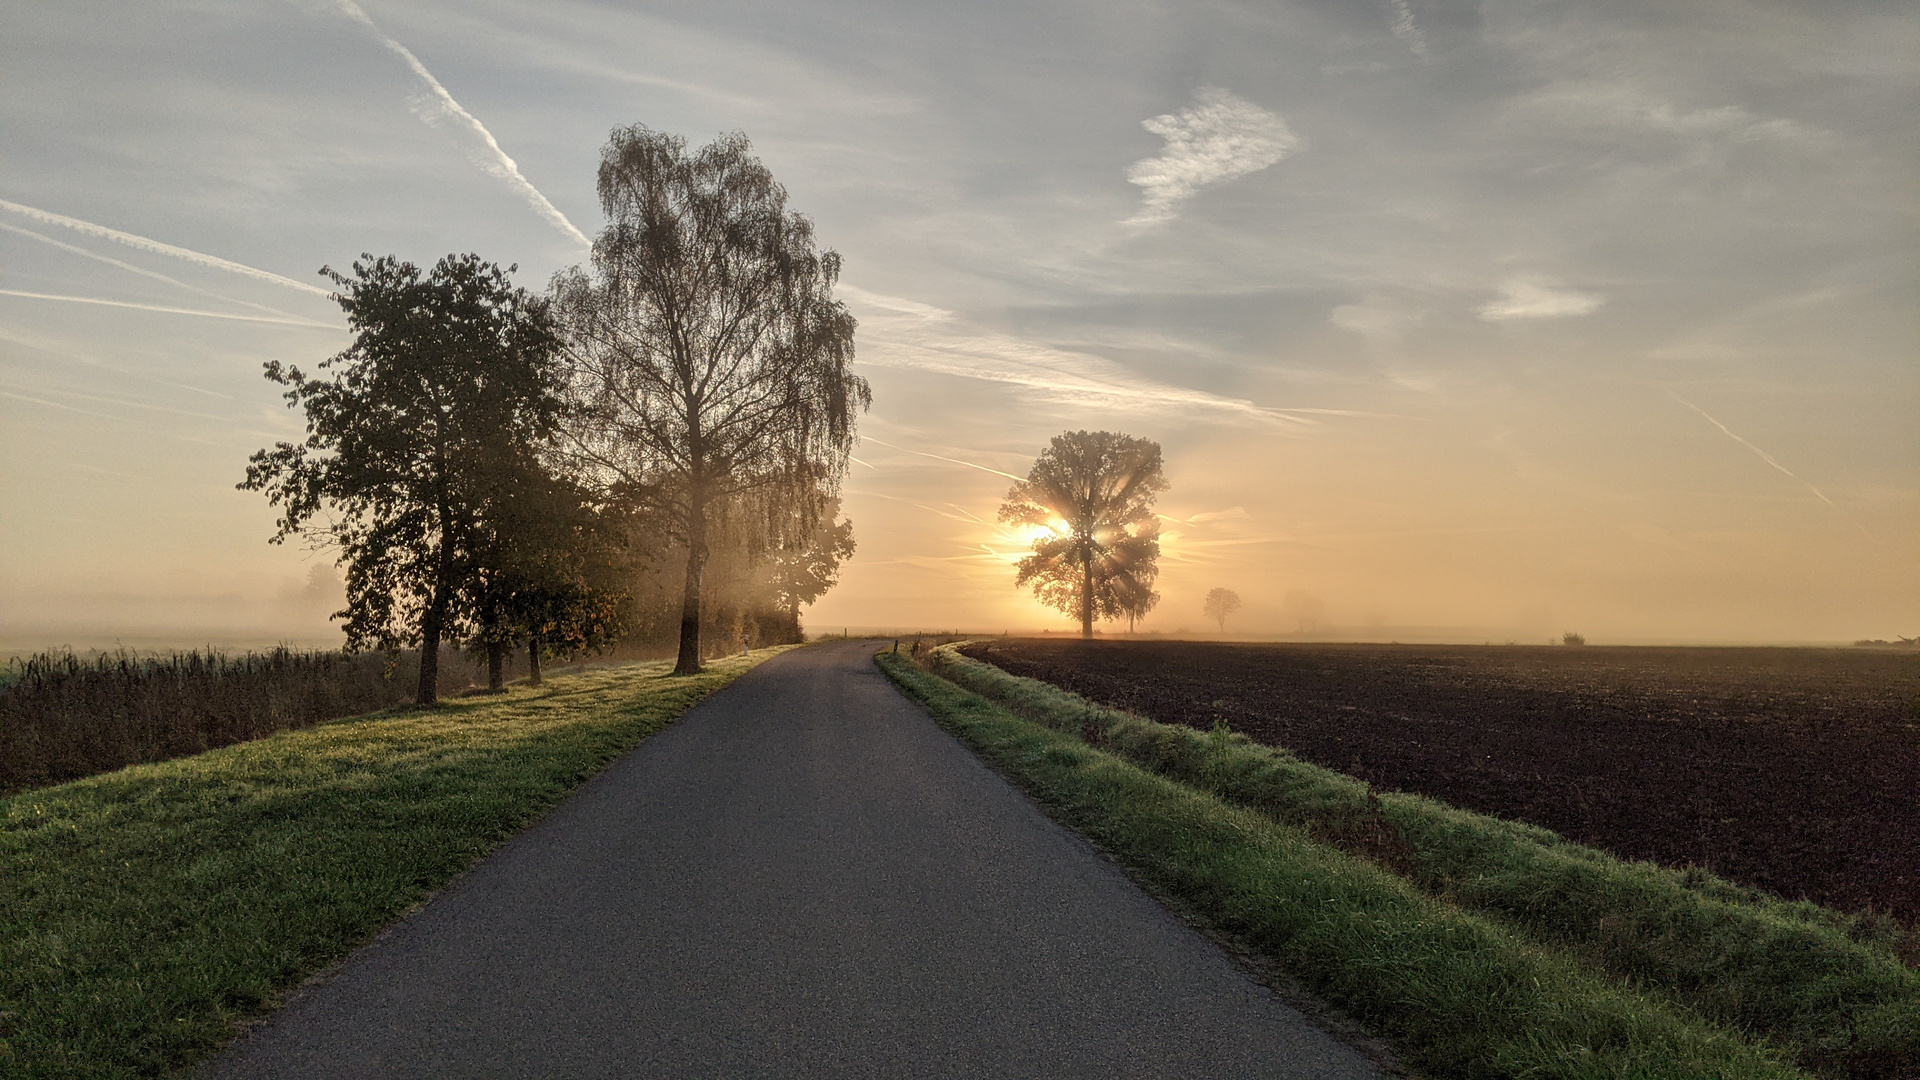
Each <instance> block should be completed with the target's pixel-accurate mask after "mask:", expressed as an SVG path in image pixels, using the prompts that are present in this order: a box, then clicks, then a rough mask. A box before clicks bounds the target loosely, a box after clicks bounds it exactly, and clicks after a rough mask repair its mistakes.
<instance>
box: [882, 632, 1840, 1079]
mask: <svg viewBox="0 0 1920 1080" xmlns="http://www.w3.org/2000/svg"><path fill="white" fill-rule="evenodd" d="M880 663H881V667H882V669H883V670H885V671H886V673H887V674H888V675H889V676H891V677H892V678H893V680H894V681H895V682H896V683H898V684H899V685H900V686H901V687H902V688H903V689H905V690H906V691H907V693H909V694H910V695H912V696H913V697H914V698H916V699H917V700H919V701H920V702H921V703H922V704H924V705H925V706H926V707H927V708H928V710H929V711H930V712H932V714H933V716H934V718H935V719H936V720H937V721H938V722H939V723H940V724H941V725H942V726H943V727H945V728H947V730H949V731H951V732H953V733H954V734H955V735H956V736H958V737H959V738H960V739H961V740H962V741H963V742H965V743H966V744H967V745H969V746H971V747H972V748H973V749H974V751H975V752H976V753H978V754H980V755H981V756H982V757H983V758H984V759H986V760H987V761H988V762H989V763H990V764H992V765H993V766H994V767H995V768H996V769H998V770H999V771H1000V772H1001V773H1002V774H1004V775H1006V776H1007V777H1008V778H1009V779H1011V780H1013V781H1014V782H1015V783H1017V784H1019V785H1020V786H1021V787H1023V788H1025V789H1026V790H1027V791H1028V792H1029V793H1030V794H1032V795H1033V796H1034V797H1035V798H1036V799H1038V800H1039V801H1040V802H1041V803H1042V804H1043V805H1044V806H1046V807H1047V808H1048V810H1049V812H1051V813H1052V814H1053V815H1054V816H1055V817H1056V818H1058V819H1059V820H1060V821H1061V822H1062V823H1064V824H1066V825H1067V826H1069V827H1071V828H1073V829H1075V830H1077V831H1079V832H1081V833H1082V834H1084V835H1085V836H1087V837H1088V838H1089V839H1091V840H1093V841H1094V842H1095V843H1096V844H1098V845H1099V846H1100V847H1101V848H1102V849H1103V850H1105V851H1107V852H1108V853H1109V854H1110V855H1111V856H1113V857H1114V858H1115V859H1117V860H1118V861H1119V862H1120V863H1121V864H1122V865H1124V866H1126V867H1127V868H1128V869H1129V870H1131V871H1132V872H1134V873H1135V874H1137V875H1139V876H1140V877H1141V878H1142V879H1143V880H1144V881H1145V882H1146V883H1147V884H1148V885H1149V886H1151V887H1152V888H1154V889H1155V890H1156V891H1158V892H1159V893H1160V894H1161V895H1163V896H1166V897H1169V898H1171V899H1172V900H1173V901H1174V902H1175V903H1177V904H1179V905H1180V906H1182V907H1184V908H1186V909H1187V910H1188V911H1189V912H1190V913H1191V914H1192V915H1193V916H1194V917H1195V918H1196V920H1197V921H1200V922H1202V923H1203V924H1204V925H1207V926H1208V927H1209V928H1211V929H1213V930H1215V931H1216V932H1219V933H1221V934H1223V935H1224V936H1226V937H1228V938H1230V939H1232V940H1234V941H1236V942H1238V943H1240V944H1242V945H1244V946H1246V947H1248V948H1251V949H1253V950H1256V951H1257V952H1258V953H1260V954H1262V955H1264V956H1266V957H1269V958H1271V959H1272V960H1274V961H1276V962H1277V963H1279V964H1280V965H1281V966H1282V967H1284V968H1285V969H1286V970H1287V971H1288V972H1289V973H1291V974H1292V975H1294V976H1295V977H1297V978H1299V979H1300V980H1301V981H1302V982H1303V983H1304V984H1306V985H1307V986H1308V987H1309V988H1310V989H1312V990H1313V991H1314V992H1316V993H1318V994H1319V995H1321V996H1322V997H1324V998H1326V999H1327V1000H1329V1001H1331V1002H1333V1003H1334V1004H1336V1005H1338V1006H1340V1007H1341V1008H1342V1009H1344V1010H1346V1011H1347V1012H1348V1013H1349V1014H1350V1015H1352V1016H1353V1017H1354V1018H1355V1019H1356V1020H1358V1021H1360V1022H1361V1023H1363V1024H1365V1025H1366V1026H1368V1027H1369V1028H1371V1029H1372V1030H1374V1031H1376V1032H1377V1033H1379V1034H1380V1035H1382V1036H1383V1037H1385V1038H1386V1039H1387V1040H1388V1041H1389V1042H1390V1043H1391V1044H1392V1045H1393V1047H1394V1049H1395V1052H1396V1053H1398V1054H1399V1055H1400V1056H1401V1057H1402V1058H1403V1059H1405V1060H1406V1061H1407V1062H1408V1063H1409V1064H1410V1065H1412V1066H1413V1067H1415V1068H1416V1069H1419V1070H1421V1071H1423V1072H1425V1073H1426V1074H1428V1075H1430V1076H1433V1077H1435V1078H1436V1080H1454V1078H1459V1080H1496V1078H1499V1080H1519V1078H1523V1077H1524V1078H1527V1080H1603V1078H1604V1080H1629V1078H1639V1080H1654V1078H1660V1080H1704V1078H1709V1077H1712V1078H1724V1080H1733V1078H1736V1077H1738V1078H1741V1080H1759V1078H1773V1077H1803V1076H1805V1074H1804V1073H1801V1072H1800V1071H1799V1070H1797V1069H1796V1068H1794V1067H1793V1066H1792V1065H1790V1064H1787V1063H1785V1062H1783V1061H1780V1060H1779V1059H1777V1058H1776V1057H1775V1056H1773V1055H1772V1054H1770V1053H1769V1052H1767V1051H1765V1050H1764V1049H1761V1048H1759V1047H1755V1046H1753V1045H1751V1044H1749V1043H1746V1042H1743V1041H1742V1040H1741V1039H1739V1038H1738V1037H1736V1036H1734V1035H1732V1034H1730V1033H1728V1032H1726V1031H1724V1030H1722V1029H1719V1028H1717V1027H1715V1026H1713V1025H1711V1024H1708V1023H1706V1022H1704V1021H1701V1020H1698V1019H1693V1018H1688V1017H1686V1016H1683V1015H1682V1014H1680V1013H1679V1012H1677V1011H1675V1010H1674V1009H1672V1008H1670V1007H1668V1006H1667V1005H1666V1004H1664V1003H1663V1002H1661V1001H1659V1000H1657V999H1655V998H1652V997H1649V996H1647V995H1644V994H1640V993H1637V992H1635V991H1633V990H1631V989H1629V988H1626V987H1622V986H1619V985H1617V984H1614V983H1612V982H1610V981H1608V980H1605V979H1603V978H1600V977H1597V976H1595V975H1594V974H1592V973H1591V972H1589V971H1587V970H1586V969H1584V968H1583V967H1582V966H1581V965H1580V964H1579V963H1578V962H1576V961H1574V960H1572V959H1570V958H1568V957H1565V956H1563V955H1560V954H1558V953H1557V952H1555V951H1554V950H1551V949H1548V948H1546V947H1544V946H1542V945H1540V944H1538V943H1536V942H1533V941H1530V940H1528V939H1527V938H1525V937H1524V936H1523V935H1520V934H1518V933H1515V932H1514V931H1512V930H1510V929H1507V928H1506V927H1503V926H1501V925H1498V924H1497V923H1494V922H1490V921H1488V920H1486V919H1484V918H1480V917H1478V916H1475V915H1472V914H1470V913H1467V912H1463V911H1461V910H1460V909H1459V908H1457V907H1454V906H1452V905H1450V904H1446V903H1443V902H1441V901H1439V900H1436V899H1434V898H1433V897H1430V896H1428V895H1426V894H1425V893H1422V892H1421V891H1420V890H1419V889H1417V888H1416V887H1414V886H1413V885H1412V884H1411V883H1410V882H1408V881H1407V880H1406V879H1404V878H1402V877H1400V876H1398V875H1396V874H1394V873H1392V872H1390V871H1388V870H1385V869H1383V868H1381V867H1380V866H1378V865H1376V864H1374V863H1372V862H1370V861H1368V860H1365V859H1361V858H1356V857H1354V856H1351V855H1347V854H1345V853H1343V852H1340V851H1337V850H1335V849H1333V848H1330V847H1327V846H1325V845H1322V844H1318V843H1314V842H1313V841H1312V840H1311V839H1310V838H1309V836H1308V835H1307V833H1306V832H1305V831H1304V830H1302V829H1299V828H1296V827H1294V826H1290V825H1285V824H1281V823H1279V822H1276V821H1274V820H1273V819H1271V818H1269V817H1267V816H1265V815H1263V814H1259V813H1255V812H1253V811H1250V810H1246V809H1243V808H1240V807H1236V806H1233V805H1231V804H1229V803H1226V802H1223V801H1222V800H1220V799H1218V798H1215V797H1214V796H1212V795H1208V794H1206V793H1204V792H1201V791H1198V790H1196V789H1194V788H1192V787H1190V786H1188V785H1185V784H1180V783H1176V782H1174V781H1172V780H1169V779H1167V778H1166V777H1162V776H1157V775H1155V774H1153V773H1151V772H1148V771H1146V770H1144V769H1141V768H1140V767H1138V766H1136V765H1134V764H1132V763H1131V762H1128V761H1125V760H1123V759H1121V758H1120V757H1118V756H1115V755H1113V754H1109V753H1106V752H1104V751H1101V750H1097V749H1094V748H1092V747H1090V746H1088V745H1087V744H1085V743H1084V742H1082V741H1081V740H1080V739H1078V738H1076V737H1075V736H1073V735H1070V734H1066V733H1063V732H1059V731H1055V730H1052V729H1051V728H1048V727H1044V726H1042V725H1040V724H1037V723H1034V722H1032V721H1030V720H1026V719H1023V718H1021V717H1019V716H1016V715H1014V714H1013V713H1011V712H1009V711H1007V710H1006V709H1004V708H1002V707H1001V706H999V705H997V704H995V703H994V702H992V701H989V700H988V699H986V698H984V697H981V696H980V695H978V694H975V693H972V692H970V691H968V690H965V689H963V688H961V687H959V686H956V685H955V684H953V683H951V682H948V681H946V680H944V679H941V678H939V677H938V676H935V675H933V674H931V673H929V672H927V671H925V670H923V669H921V668H920V667H918V666H916V665H914V664H913V663H912V662H911V661H909V660H907V659H905V658H903V657H898V656H890V655H888V654H884V653H883V654H881V656H880Z"/></svg>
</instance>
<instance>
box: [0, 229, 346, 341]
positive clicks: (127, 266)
mask: <svg viewBox="0 0 1920 1080" xmlns="http://www.w3.org/2000/svg"><path fill="white" fill-rule="evenodd" d="M0 230H4V231H6V232H10V233H13V234H15V235H17V236H24V237H27V238H28V239H31V240H37V241H39V242H40V243H42V244H46V245H48V246H50V247H55V248H58V249H60V250H61V251H65V252H68V253H70V254H73V255H79V256H81V257H83V258H88V259H92V260H93V261H95V262H102V263H106V264H107V265H108V266H112V267H117V268H119V269H121V270H125V271H127V272H128V273H130V274H139V275H140V276H141V277H144V278H152V279H153V280H155V281H164V282H166V283H167V284H169V285H176V286H178V287H180V288H182V289H185V290H187V291H188V292H191V293H198V294H200V295H201V296H210V297H212V298H214V299H215V300H224V301H226V302H227V303H229V304H239V305H240V306H241V307H250V308H252V309H254V310H255V311H264V312H266V313H267V314H269V315H278V316H281V317H282V318H287V319H300V316H298V315H295V314H294V313H293V312H291V311H281V310H280V309H279V308H277V307H268V306H267V305H265V304H256V303H254V302H253V301H251V300H242V299H240V298H238V297H235V296H228V295H226V294H225V293H217V292H214V291H213V290H212V289H203V288H201V287H200V286H198V285H193V284H189V283H188V282H185V281H181V280H180V279H179V278H177V277H169V276H167V275H166V274H162V273H158V272H156V271H153V270H149V269H147V268H146V267H144V266H135V265H133V264H132V263H129V262H122V261H120V260H119V259H114V258H109V257H107V256H105V255H100V254H96V253H94V252H91V251H88V250H87V249H86V248H83V247H79V246H77V245H74V244H69V243H66V242H65V241H62V240H55V239H54V238H53V237H51V236H43V235H41V234H40V233H37V232H34V231H33V230H32V229H22V228H20V227H19V226H18V225H9V224H7V223H6V222H4V221H0ZM300 321H301V322H312V321H313V320H311V319H300Z"/></svg>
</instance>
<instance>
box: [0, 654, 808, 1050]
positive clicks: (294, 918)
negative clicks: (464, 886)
mask: <svg viewBox="0 0 1920 1080" xmlns="http://www.w3.org/2000/svg"><path fill="white" fill-rule="evenodd" d="M781 651H784V650H783V649H779V648H775V649H767V650H763V651H760V652H757V653H756V654H755V655H754V656H753V657H752V658H751V659H743V658H739V657H734V658H729V659H725V660H719V661H715V662H713V663H712V664H711V665H710V667H709V669H708V671H707V672H706V673H705V674H702V675H698V676H694V677H690V678H675V677H673V676H671V675H669V674H668V672H669V670H670V669H671V666H672V665H671V663H668V662H658V663H647V664H633V665H626V666H620V667H598V668H591V669H588V670H586V671H582V672H577V673H573V674H567V675H560V676H557V677H555V678H553V679H551V680H550V681H549V682H548V683H547V685H546V686H544V687H541V688H539V689H529V688H525V687H515V688H513V689H512V691H511V692H510V694H508V695H507V696H505V697H487V698H467V699H462V700H458V701H453V702H449V703H446V704H444V705H442V706H441V707H439V708H436V709H433V710H428V711H415V710H410V709H409V710H391V711H387V712H380V713H373V714H369V715H366V716H360V717H354V718H350V719H346V720H338V721H334V722H331V723H326V724H321V725H318V726H316V727H310V728H305V729H302V730H299V731H291V732H284V733H281V734H278V735H274V736H272V737H269V738H264V739H259V740H256V741H253V742H248V743H242V744H239V745H236V746H230V747H225V748H222V749H219V750H211V751H208V752H207V753H204V754H200V755H198V756H195V757H190V758H180V759H176V760H173V761H167V762H162V763H158V764H152V765H137V766H133V767H131V768H126V769H122V770H120V771H118V772H113V773H107V774H103V775H99V776H92V777H88V778H86V779H82V780H76V781H74V782H71V783H67V784H62V785H60V786H57V787H51V788H42V789H39V790H35V791H29V792H25V793H22V794H19V795H16V796H13V797H11V798H8V799H4V800H0V1076H7V1077H23V1078H25V1077H32V1078H49V1080H51V1078H55V1077H58V1078H63V1080H66V1078H106V1077H115V1078H118V1077H151V1076H160V1075H165V1074H167V1073H169V1072H172V1071H174V1070H178V1069H182V1068H184V1067H186V1066H188V1065H191V1064H192V1063H194V1062H195V1061H197V1060H199V1059H201V1058H204V1057H205V1056H207V1055H208V1054H209V1053H211V1052H212V1051H214V1050H215V1049H217V1048H219V1047H220V1046H221V1045H222V1044H223V1043H225V1042H226V1041H227V1040H228V1039H229V1038H230V1037H231V1036H232V1035H233V1034H234V1033H235V1030H236V1025H237V1024H238V1023H239V1022H240V1021H243V1020H245V1019H247V1018H249V1017H251V1016H255V1015H258V1014H260V1013H262V1012H264V1011H266V1010H267V1009H269V1008H271V1007H273V1006H274V1005H275V1004H277V1003H278V1002H279V1001H280V1000H281V998H282V997H283V996H284V994H285V993H286V992H287V991H288V990H290V989H291V988H293V987H294V986H296V985H297V984H298V983H299V982H300V981H301V980H302V979H304V978H306V977H307V976H309V975H311V974H313V973H315V972H317V971H319V970H321V969H323V968H325V967H326V966H327V965H328V964H330V963H332V962H333V961H335V960H337V959H339V958H340V957H342V956H344V955H346V953H348V952H349V951H350V950H352V949H353V948H354V947H355V946H357V945H359V944H361V943H363V942H365V941H366V940H367V939H368V938H370V937H371V936H372V935H373V934H374V933H376V932H377V931H379V930H380V929H381V928H382V927H384V926H386V925H387V924H389V923H391V922H392V921H393V920H394V919H396V918H397V917H399V916H400V915H402V914H404V913H405V912H406V911H407V910H408V909H409V908H411V907H413V906H414V905H416V904H418V903H420V902H421V901H422V900H424V899H425V898H426V897H427V896H428V894H429V893H431V892H432V891H433V890H435V889H437V888H439V887H440V886H442V885H444V884H446V883H447V881H448V880H450V879H451V878H453V877H454V876H455V875H456V874H458V873H460V872H461V871H462V870H464V869H465V868H466V867H467V866H469V865H470V864H471V863H473V862H474V861H475V860H476V859H478V858H479V857H480V856H482V855H485V854H486V853H487V852H488V851H490V850H492V849H493V848H494V847H495V846H496V845H498V844H499V843H500V842H501V841H502V840H504V839H506V838H507V837H509V836H511V835H512V834H513V833H515V832H516V831H518V830H519V829H521V828H522V827H524V826H525V825H527V824H529V823H530V822H532V821H533V820H535V819H536V818H538V817H539V816H541V814H542V813H543V812H545V811H546V810H547V809H549V808H550V807H552V806H553V805H554V803H556V802H557V801H558V800H559V799H560V798H561V797H562V796H564V795H565V794H566V793H567V792H568V791H570V790H571V789H572V788H573V787H575V786H576V785H578V784H579V783H580V782H581V781H583V780H585V779H587V778H588V777H589V776H592V775H593V774H594V773H595V772H597V771H599V769H600V768H601V767H602V766H604V765H605V764H606V763H607V762H609V761H611V760H612V759H613V758H615V757H617V756H619V755H620V754H622V753H624V752H626V751H628V750H630V749H632V748H633V747H634V746H635V745H636V744H637V743H639V742H640V741H641V740H642V739H644V738H645V737H646V736H648V735H650V734H652V733H653V732H655V731H657V730H659V729H660V728H661V727H663V726H664V725H666V724H667V723H668V722H670V721H672V720H673V719H675V718H676V717H678V716H679V715H680V714H681V713H683V712H685V711H686V710H687V709H688V708H689V707H691V706H692V705H694V704H695V703H696V702H698V701H699V700H700V699H701V698H703V697H705V696H706V695H708V694H709V693H712V692H713V691H714V690H717V689H719V688H720V687H722V686H724V685H726V684H727V683H728V682H731V681H732V680H733V679H734V678H736V677H737V676H739V675H741V674H743V673H744V672H746V671H747V670H749V669H750V668H752V667H753V666H755V665H756V664H757V663H759V662H760V661H762V660H764V659H766V658H768V657H769V656H772V655H775V654H777V653H779V652H781Z"/></svg>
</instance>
